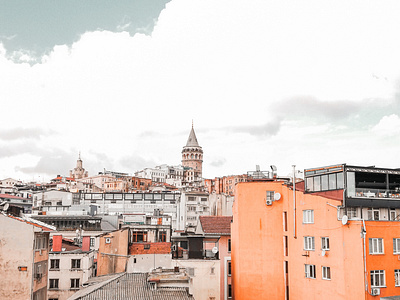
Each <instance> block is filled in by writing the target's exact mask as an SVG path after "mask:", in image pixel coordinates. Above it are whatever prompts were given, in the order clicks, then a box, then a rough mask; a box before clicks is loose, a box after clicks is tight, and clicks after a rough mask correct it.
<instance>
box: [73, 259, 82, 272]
mask: <svg viewBox="0 0 400 300" xmlns="http://www.w3.org/2000/svg"><path fill="white" fill-rule="evenodd" d="M80 268H81V259H80V258H77V259H75V258H72V259H71V269H72V270H76V269H80Z"/></svg>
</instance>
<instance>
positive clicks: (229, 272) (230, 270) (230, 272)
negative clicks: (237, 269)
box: [228, 261, 232, 276]
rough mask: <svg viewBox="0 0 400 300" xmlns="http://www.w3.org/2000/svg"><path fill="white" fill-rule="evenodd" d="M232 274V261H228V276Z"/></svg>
mask: <svg viewBox="0 0 400 300" xmlns="http://www.w3.org/2000/svg"><path fill="white" fill-rule="evenodd" d="M231 275H232V263H231V262H230V261H228V276H231Z"/></svg>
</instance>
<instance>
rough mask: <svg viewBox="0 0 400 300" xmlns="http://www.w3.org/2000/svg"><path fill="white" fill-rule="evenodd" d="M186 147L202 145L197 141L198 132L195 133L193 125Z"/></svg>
mask: <svg viewBox="0 0 400 300" xmlns="http://www.w3.org/2000/svg"><path fill="white" fill-rule="evenodd" d="M186 147H200V146H199V143H198V142H197V138H196V134H195V133H194V129H193V125H192V130H191V131H190V134H189V138H188V140H187V143H186Z"/></svg>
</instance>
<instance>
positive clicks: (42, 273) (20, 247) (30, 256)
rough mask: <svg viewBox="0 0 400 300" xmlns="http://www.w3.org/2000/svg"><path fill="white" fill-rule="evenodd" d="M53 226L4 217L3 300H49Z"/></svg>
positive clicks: (0, 250)
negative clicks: (48, 281)
mask: <svg viewBox="0 0 400 300" xmlns="http://www.w3.org/2000/svg"><path fill="white" fill-rule="evenodd" d="M52 230H55V228H54V227H53V226H50V225H47V224H44V223H41V222H37V221H35V220H32V219H29V218H21V217H15V216H12V215H7V214H6V213H1V214H0V237H1V244H0V277H1V288H0V298H1V299H15V300H19V299H20V300H26V299H33V300H46V299H47V280H48V271H47V265H48V258H49V250H50V249H49V235H50V232H51V231H52Z"/></svg>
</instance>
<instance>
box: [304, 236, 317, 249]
mask: <svg viewBox="0 0 400 300" xmlns="http://www.w3.org/2000/svg"><path fill="white" fill-rule="evenodd" d="M304 250H308V251H310V250H311V251H314V250H315V241H314V237H313V236H305V237H304Z"/></svg>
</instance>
